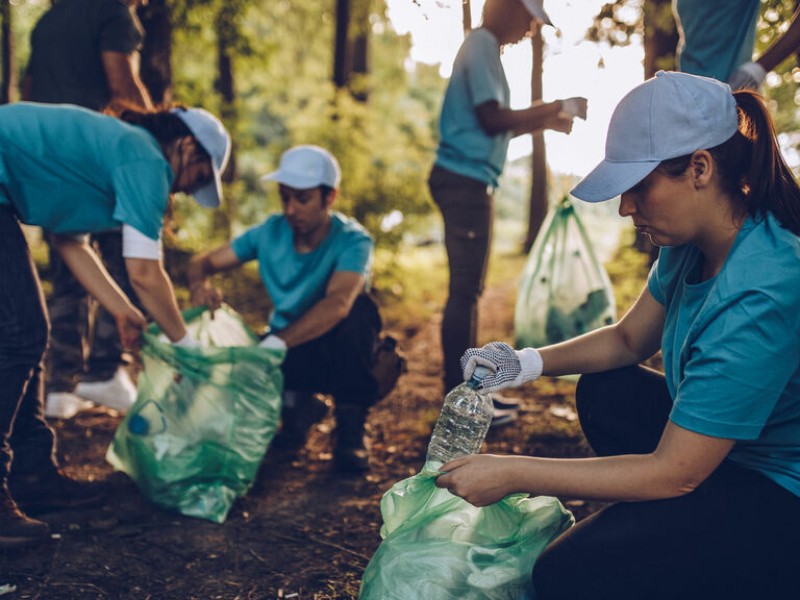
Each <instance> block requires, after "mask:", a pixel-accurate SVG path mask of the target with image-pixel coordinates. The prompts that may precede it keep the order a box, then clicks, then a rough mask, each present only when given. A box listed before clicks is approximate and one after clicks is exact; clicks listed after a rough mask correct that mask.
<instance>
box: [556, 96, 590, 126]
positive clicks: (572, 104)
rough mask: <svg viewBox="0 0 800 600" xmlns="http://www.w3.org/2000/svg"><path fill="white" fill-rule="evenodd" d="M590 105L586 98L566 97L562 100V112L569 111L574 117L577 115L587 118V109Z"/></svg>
mask: <svg viewBox="0 0 800 600" xmlns="http://www.w3.org/2000/svg"><path fill="white" fill-rule="evenodd" d="M588 107H589V101H588V100H587V99H586V98H582V97H580V96H576V97H574V98H566V99H565V100H562V101H561V112H563V113H567V114H568V115H569V116H570V117H572V118H573V119H574V118H575V117H577V118H579V119H583V120H584V121H585V120H586V109H587V108H588Z"/></svg>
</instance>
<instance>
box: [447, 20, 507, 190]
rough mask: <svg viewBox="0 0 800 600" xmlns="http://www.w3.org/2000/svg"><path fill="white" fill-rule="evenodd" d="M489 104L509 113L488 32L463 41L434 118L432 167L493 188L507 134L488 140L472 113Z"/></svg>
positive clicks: (495, 45) (496, 45)
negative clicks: (435, 132)
mask: <svg viewBox="0 0 800 600" xmlns="http://www.w3.org/2000/svg"><path fill="white" fill-rule="evenodd" d="M491 100H496V101H497V103H498V104H499V105H500V107H501V108H508V106H509V101H510V93H509V89H508V81H506V74H505V72H504V71H503V65H502V63H501V62H500V44H499V42H498V41H497V38H495V37H494V35H493V34H492V33H491V32H490V31H489V30H488V29H484V28H478V29H474V30H473V31H471V32H470V33H469V35H467V37H466V39H465V40H464V43H463V44H461V48H460V49H459V51H458V54H457V55H456V59H455V62H454V63H453V74H452V75H451V76H450V82H449V83H448V84H447V91H446V92H445V95H444V102H443V104H442V113H441V116H440V117H439V148H438V150H437V152H436V164H437V165H439V166H440V167H442V168H444V169H447V170H448V171H452V172H454V173H458V174H459V175H464V176H465V177H470V178H472V179H477V180H478V181H482V182H485V183H486V184H487V185H493V186H496V185H497V180H498V179H499V178H500V174H501V173H502V172H503V166H504V165H505V162H506V153H507V151H508V142H509V140H510V139H511V132H504V133H498V134H497V135H493V136H489V135H487V134H486V133H485V132H484V131H483V129H481V126H480V123H479V122H478V115H477V113H476V112H475V108H476V107H477V106H479V105H481V104H483V103H485V102H489V101H491Z"/></svg>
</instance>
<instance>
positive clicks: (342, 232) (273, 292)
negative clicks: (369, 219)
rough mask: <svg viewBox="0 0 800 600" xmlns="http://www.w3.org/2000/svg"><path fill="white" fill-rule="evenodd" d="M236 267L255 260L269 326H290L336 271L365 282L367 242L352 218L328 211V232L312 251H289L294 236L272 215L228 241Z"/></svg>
mask: <svg viewBox="0 0 800 600" xmlns="http://www.w3.org/2000/svg"><path fill="white" fill-rule="evenodd" d="M231 248H233V252H234V253H235V254H236V256H237V258H238V259H239V260H240V261H241V262H248V261H251V260H258V272H259V274H260V275H261V281H262V282H263V283H264V287H265V288H266V290H267V294H269V297H270V299H271V300H272V304H273V311H272V314H271V315H270V322H269V324H270V327H271V328H272V329H274V330H276V331H279V330H281V329H283V328H285V327H286V326H288V325H290V324H291V323H293V322H294V321H296V320H297V319H298V318H300V317H301V316H302V315H303V314H305V313H306V312H307V311H308V309H310V308H311V307H312V306H314V304H316V303H317V302H319V301H320V300H321V299H322V298H323V297H324V296H325V291H326V289H327V287H328V282H329V281H330V279H331V276H332V275H333V274H334V273H336V272H337V271H350V272H354V273H360V274H361V275H363V276H364V277H366V278H369V274H370V269H371V267H372V238H371V237H370V235H369V233H367V231H366V229H364V228H363V227H362V226H361V225H360V224H359V223H358V222H357V221H355V220H354V219H351V218H348V217H345V216H344V215H342V214H340V213H338V212H335V211H334V212H331V229H330V231H329V232H328V235H327V236H326V237H325V239H324V240H323V241H322V243H321V244H320V245H319V246H318V247H316V248H315V249H314V250H312V251H311V252H307V253H303V254H301V253H298V252H297V251H295V249H294V234H293V232H292V228H291V227H290V226H289V224H288V223H287V222H286V219H285V218H284V216H283V215H282V214H276V215H272V216H270V217H269V218H267V220H266V221H264V222H263V223H261V224H260V225H256V226H255V227H252V228H250V229H248V230H247V231H246V232H244V233H243V234H242V235H240V236H239V237H237V238H236V239H235V240H233V241H232V242H231Z"/></svg>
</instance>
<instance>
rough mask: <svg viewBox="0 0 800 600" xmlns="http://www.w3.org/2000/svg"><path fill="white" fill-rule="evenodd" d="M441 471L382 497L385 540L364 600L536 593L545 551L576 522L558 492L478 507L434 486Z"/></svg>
mask: <svg viewBox="0 0 800 600" xmlns="http://www.w3.org/2000/svg"><path fill="white" fill-rule="evenodd" d="M437 475H440V473H439V472H438V471H434V470H431V469H430V467H429V466H428V465H426V466H425V467H424V468H423V470H422V472H421V473H419V474H417V475H414V476H413V477H410V478H408V479H404V480H403V481H400V482H399V483H396V484H395V485H394V486H393V487H392V488H391V489H390V490H389V491H388V492H386V493H385V494H384V495H383V498H382V499H381V515H382V516H383V526H382V527H381V537H382V538H383V541H382V542H381V544H380V546H378V549H377V550H376V551H375V554H374V555H373V556H372V558H371V559H370V561H369V564H368V565H367V569H366V571H365V572H364V576H363V577H362V580H361V590H360V593H359V598H360V599H361V600H419V599H420V598H424V599H425V600H512V599H513V600H518V599H521V598H533V597H534V594H533V589H532V585H531V570H532V569H533V565H534V563H535V562H536V559H537V558H538V556H539V554H541V552H542V550H544V548H545V547H546V546H547V544H549V543H550V541H551V540H553V539H554V538H555V537H556V536H558V535H559V534H560V533H561V532H562V531H564V530H566V529H568V528H569V527H571V526H572V524H573V523H574V522H575V520H574V518H573V516H572V513H570V512H569V511H567V510H566V509H565V508H564V507H563V506H562V504H561V503H560V502H559V501H558V500H557V499H556V498H549V497H545V496H539V497H535V498H529V497H527V496H526V495H524V494H515V495H512V496H508V497H507V498H505V499H503V500H501V501H500V502H498V503H496V504H493V505H491V506H486V507H482V508H477V507H475V506H472V505H471V504H470V503H468V502H467V501H466V500H463V499H461V498H459V497H457V496H454V495H452V494H451V493H450V492H448V491H447V490H446V489H440V488H437V487H436V485H435V484H434V480H435V479H436V476H437Z"/></svg>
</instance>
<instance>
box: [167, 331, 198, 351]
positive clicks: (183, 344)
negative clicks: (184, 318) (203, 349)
mask: <svg viewBox="0 0 800 600" xmlns="http://www.w3.org/2000/svg"><path fill="white" fill-rule="evenodd" d="M172 345H173V346H176V347H178V348H199V347H200V342H198V341H197V340H196V339H194V336H193V335H192V334H191V333H189V332H188V331H187V332H186V335H185V336H183V337H182V338H181V339H179V340H178V341H177V342H172Z"/></svg>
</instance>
